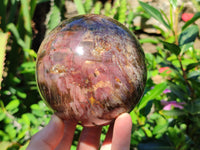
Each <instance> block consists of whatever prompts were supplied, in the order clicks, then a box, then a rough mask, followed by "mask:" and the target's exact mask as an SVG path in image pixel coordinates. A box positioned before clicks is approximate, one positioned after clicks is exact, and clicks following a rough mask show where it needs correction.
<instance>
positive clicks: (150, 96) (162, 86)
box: [138, 82, 167, 110]
mask: <svg viewBox="0 0 200 150" xmlns="http://www.w3.org/2000/svg"><path fill="white" fill-rule="evenodd" d="M166 88H167V83H166V82H163V83H160V84H157V85H156V86H155V87H154V88H153V89H152V90H150V91H148V92H147V93H146V94H145V95H144V97H143V98H142V99H141V100H140V102H139V104H138V110H140V109H142V108H144V107H145V106H146V105H147V103H148V102H149V101H150V100H152V99H155V98H156V97H157V96H158V95H160V94H161V93H162V92H163V91H164V90H165V89H166Z"/></svg>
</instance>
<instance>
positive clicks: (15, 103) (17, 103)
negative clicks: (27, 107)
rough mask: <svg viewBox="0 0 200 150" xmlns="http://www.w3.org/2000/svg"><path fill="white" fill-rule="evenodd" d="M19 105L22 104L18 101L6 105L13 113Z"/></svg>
mask: <svg viewBox="0 0 200 150" xmlns="http://www.w3.org/2000/svg"><path fill="white" fill-rule="evenodd" d="M19 104H20V102H19V100H18V99H16V100H12V101H11V102H10V103H8V104H7V105H6V107H5V108H6V110H9V111H11V110H14V109H15V108H17V107H18V106H19Z"/></svg>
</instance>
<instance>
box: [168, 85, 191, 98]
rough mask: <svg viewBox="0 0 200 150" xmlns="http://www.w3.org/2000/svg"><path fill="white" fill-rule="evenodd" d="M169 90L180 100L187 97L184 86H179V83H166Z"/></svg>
mask: <svg viewBox="0 0 200 150" xmlns="http://www.w3.org/2000/svg"><path fill="white" fill-rule="evenodd" d="M168 85H169V87H170V90H171V91H172V93H173V94H175V95H176V96H177V97H178V98H180V99H181V100H184V101H186V100H187V98H188V95H187V93H186V91H185V90H186V87H181V86H180V85H177V84H175V83H168Z"/></svg>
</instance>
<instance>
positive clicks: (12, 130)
mask: <svg viewBox="0 0 200 150" xmlns="http://www.w3.org/2000/svg"><path fill="white" fill-rule="evenodd" d="M5 131H6V133H8V135H9V136H10V138H11V139H14V138H15V137H16V134H17V131H16V130H15V128H14V126H13V125H12V124H8V125H7V126H6V128H5Z"/></svg>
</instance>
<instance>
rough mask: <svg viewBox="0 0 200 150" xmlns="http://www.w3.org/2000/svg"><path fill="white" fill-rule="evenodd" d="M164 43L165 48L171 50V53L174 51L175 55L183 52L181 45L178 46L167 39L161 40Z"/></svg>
mask: <svg viewBox="0 0 200 150" xmlns="http://www.w3.org/2000/svg"><path fill="white" fill-rule="evenodd" d="M161 42H162V43H163V45H164V48H165V49H167V50H169V51H170V52H171V53H174V54H175V55H179V54H180V52H181V49H180V47H179V46H177V45H176V44H173V43H168V42H165V41H161Z"/></svg>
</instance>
